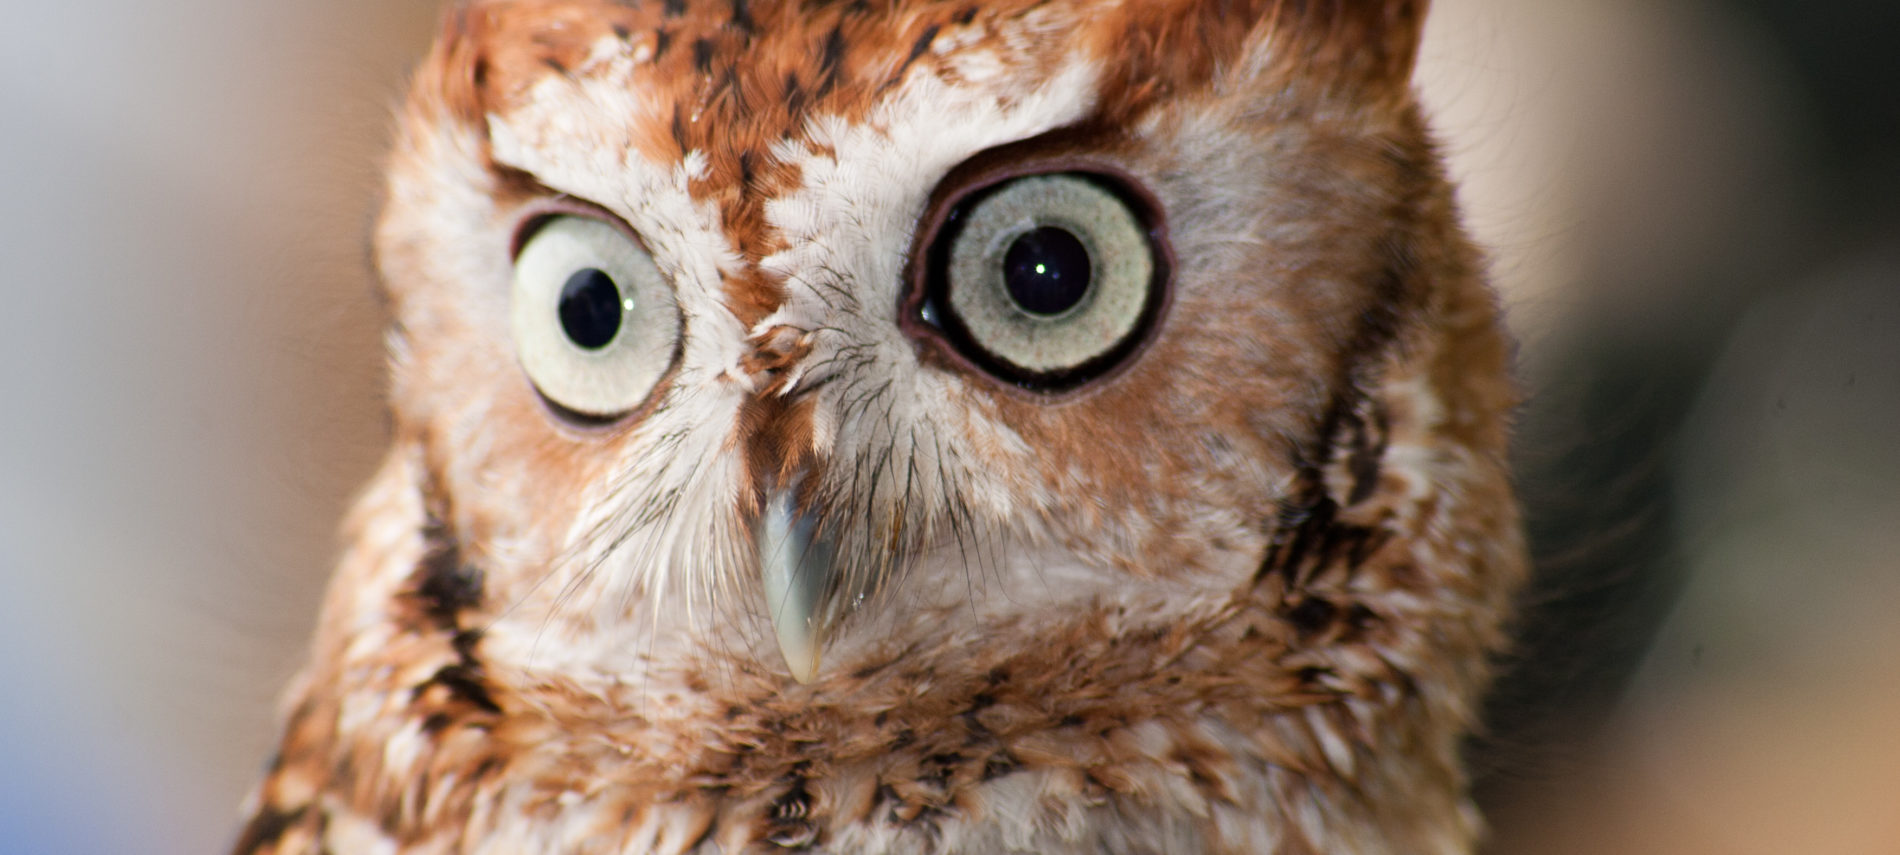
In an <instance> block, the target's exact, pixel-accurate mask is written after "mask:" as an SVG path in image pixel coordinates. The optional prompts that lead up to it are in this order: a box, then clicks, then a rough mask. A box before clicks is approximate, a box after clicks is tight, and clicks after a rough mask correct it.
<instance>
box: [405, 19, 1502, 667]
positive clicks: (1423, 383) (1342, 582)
mask: <svg viewBox="0 0 1900 855" xmlns="http://www.w3.org/2000/svg"><path fill="white" fill-rule="evenodd" d="M1425 5H1426V4H1425V2H1424V1H1423V0H1377V1H1376V2H1352V3H1342V2H1321V0H1254V2H1243V1H1242V0H1236V2H1197V0H1161V1H1160V2H1142V3H1136V2H1119V3H1117V2H1081V0H1054V2H1049V1H1048V0H1038V2H1000V3H980V4H979V3H972V2H964V0H957V1H956V2H927V1H926V0H871V2H816V0H813V1H812V2H763V0H755V2H745V1H744V0H730V2H726V0H717V2H698V0H692V2H688V0H664V2H642V3H623V2H608V0H472V2H464V3H461V4H459V5H457V6H456V7H455V8H454V9H452V10H451V12H450V14H449V15H448V16H447V17H446V19H445V24H444V28H443V32H442V34H441V37H440V40H439V42H438V44H437V45H436V47H435V49H434V52H433V53H432V55H431V57H430V59H429V60H428V61H427V63H426V65H425V67H424V68H423V70H422V71H421V72H420V73H419V75H418V76H417V78H416V80H415V83H414V87H413V94H412V96H411V97H410V99H409V101H408V103H407V107H406V110H405V112H404V113H403V115H402V119H401V131H400V138H399V141H398V144H397V146H396V148H395V151H394V154H393V156H392V168H391V176H392V177H391V179H390V183H389V189H388V202H387V208H386V212H385V214H384V217H383V220H382V223H381V226H380V229H379V231H378V234H377V241H376V247H377V254H378V260H379V266H380V269H381V271H382V275H383V280H384V283H385V287H386V290H387V292H388V295H389V305H390V307H391V312H392V314H393V319H394V324H393V331H392V333H391V336H390V341H391V350H392V354H393V356H392V361H393V381H392V396H391V397H392V401H393V412H394V424H395V432H396V443H397V449H398V453H397V454H396V455H395V456H394V457H393V458H392V463H391V464H390V465H391V466H393V467H396V468H397V469H398V470H400V472H401V475H402V478H401V479H400V480H402V481H403V483H406V484H409V485H411V486H412V489H413V491H414V493H415V496H416V499H415V501H416V503H417V507H418V508H420V512H421V513H422V514H424V515H425V516H426V517H427V519H428V520H429V524H430V527H431V528H430V531H431V532H433V534H432V536H434V537H437V538H439V539H440V540H442V541H443V542H446V543H452V545H453V548H454V550H455V551H456V555H457V556H458V558H459V561H458V562H456V566H457V567H458V568H460V569H459V570H457V571H456V572H459V573H461V574H463V575H462V576H461V577H460V581H459V583H458V584H461V585H462V586H463V588H466V589H468V590H469V591H472V592H473V593H472V594H471V595H470V598H469V603H468V604H469V605H470V606H471V607H472V608H474V609H475V610H476V611H477V612H478V613H479V614H480V615H481V624H482V626H483V627H484V628H485V632H486V635H485V637H484V639H483V644H484V645H485V652H486V654H487V656H488V657H489V659H490V661H494V662H504V663H514V664H515V665H518V666H521V667H527V668H534V669H539V670H541V671H543V672H564V673H573V674H590V675H612V676H613V678H614V679H625V680H628V681H647V682H648V683H650V684H651V685H654V686H693V685H702V686H703V685H705V683H706V681H708V680H711V681H714V682H721V681H723V683H722V684H725V685H744V686H759V687H766V688H769V689H770V690H771V691H774V692H810V693H814V694H815V695H822V694H824V693H827V692H829V693H834V694H835V693H837V692H839V691H846V690H848V688H849V687H850V686H852V685H858V684H862V683H863V682H864V681H867V680H874V679H877V678H876V676H875V675H877V674H878V673H880V670H881V669H892V668H905V669H912V670H910V671H909V672H908V673H912V674H925V673H928V674H938V675H949V674H954V673H965V672H968V673H984V672H985V669H994V668H995V667H997V663H999V662H1004V661H1011V662H1016V661H1022V660H1024V658H1025V657H1028V658H1034V657H1043V658H1045V659H1048V660H1049V661H1050V662H1069V663H1072V664H1073V663H1076V662H1082V661H1107V660H1109V659H1113V658H1114V655H1113V653H1112V651H1113V649H1115V648H1114V645H1115V643H1116V640H1117V639H1123V640H1128V641H1127V643H1129V644H1134V643H1135V641H1133V640H1135V639H1155V638H1160V637H1162V636H1164V635H1167V634H1169V633H1174V635H1173V636H1169V637H1177V636H1178V638H1177V642H1176V646H1177V647H1178V648H1180V649H1183V650H1187V649H1196V648H1198V647H1205V646H1207V645H1209V644H1211V642H1210V641H1208V639H1209V638H1211V637H1212V636H1208V635H1194V634H1193V633H1195V632H1201V631H1203V630H1205V631H1207V632H1210V633H1211V632H1213V630H1212V629H1210V628H1211V627H1217V626H1220V627H1228V628H1229V629H1231V637H1230V636H1222V637H1223V638H1228V639H1229V640H1230V641H1231V640H1235V639H1241V638H1243V637H1244V638H1268V639H1270V640H1272V642H1273V644H1274V645H1277V646H1275V647H1274V648H1273V649H1275V650H1278V651H1281V653H1282V654H1284V655H1288V656H1291V655H1296V654H1297V655H1303V656H1309V657H1320V658H1321V659H1324V660H1325V661H1324V662H1319V664H1318V665H1314V666H1313V668H1314V669H1317V671H1316V672H1315V673H1318V674H1319V676H1317V677H1313V679H1315V680H1322V681H1324V680H1332V681H1335V682H1337V683H1339V684H1340V685H1342V686H1345V689H1341V688H1340V686H1334V687H1332V688H1333V689H1335V690H1342V691H1343V690H1346V689H1350V688H1351V687H1352V686H1353V685H1357V684H1356V683H1355V682H1354V681H1356V680H1360V679H1361V678H1362V677H1363V678H1364V679H1365V680H1368V681H1370V680H1373V678H1372V677H1370V676H1364V675H1367V674H1370V673H1372V672H1374V671H1378V672H1380V673H1386V672H1398V673H1406V674H1416V673H1431V674H1435V675H1439V676H1442V677H1443V678H1444V683H1445V684H1446V685H1448V686H1451V687H1452V688H1451V689H1448V690H1447V692H1448V693H1447V695H1446V697H1448V698H1453V699H1454V701H1456V703H1463V701H1462V700H1457V699H1459V698H1463V697H1464V695H1466V694H1468V693H1469V689H1470V688H1471V687H1472V686H1473V685H1475V684H1476V683H1477V682H1478V681H1479V679H1480V676H1479V675H1480V674H1481V672H1482V670H1483V669H1482V665H1481V664H1473V663H1474V662H1475V661H1477V660H1481V659H1482V652H1483V651H1484V650H1485V649H1487V648H1489V647H1491V646H1494V645H1495V644H1496V643H1497V638H1496V635H1497V621H1498V618H1499V617H1500V616H1501V613H1502V611H1503V603H1504V602H1505V599H1506V598H1507V597H1508V596H1509V592H1510V589H1511V587H1512V585H1513V583H1514V580H1515V578H1516V576H1517V575H1518V574H1519V573H1520V571H1521V564H1522V559H1521V556H1520V554H1519V552H1520V550H1521V547H1520V546H1519V544H1518V542H1517V535H1516V533H1515V528H1516V526H1515V519H1516V518H1515V512H1514V510H1513V509H1512V503H1511V499H1510V493H1509V489H1508V483H1507V480H1506V477H1505V474H1504V467H1503V464H1502V462H1501V457H1502V453H1503V444H1504V422H1505V417H1506V413H1507V412H1508V410H1509V408H1510V407H1511V406H1512V403H1513V395H1512V390H1511V386H1510V384H1509V382H1508V380H1507V377H1506V370H1507V369H1506V363H1507V353H1506V345H1505V343H1504V339H1503V337H1502V336H1501V334H1500V332H1499V329H1498V325H1497V318H1496V311H1495V307H1494V304H1493V300H1492V297H1491V296H1490V294H1489V292H1488V291H1487V289H1486V288H1485V286H1484V284H1483V282H1482V277H1481V274H1480V271H1479V262H1478V259H1477V255H1476V253H1475V252H1474V251H1473V250H1472V249H1471V247H1470V246H1469V244H1468V242H1467V241H1466V239H1465V238H1464V237H1463V234H1462V232H1461V230H1460V228H1459V226H1458V224H1457V218H1456V216H1455V211H1454V206H1453V201H1452V194H1451V191H1450V189H1449V187H1448V185H1447V183H1446V181H1445V179H1444V178H1443V176H1442V174H1441V170H1440V167H1439V165H1438V161H1437V158H1436V155H1435V153H1434V151H1433V148H1432V144H1431V142H1430V138H1429V135H1428V133H1427V131H1426V130H1425V128H1424V125H1423V123H1422V121H1421V119H1420V117H1419V115H1418V111H1417V109H1416V107H1415V104H1414V99H1413V95H1412V92H1411V88H1410V83H1409V77H1410V73H1411V67H1412V64H1413V59H1414V54H1415V52H1416V49H1417V44H1418V40H1419V30H1420V25H1421V19H1422V17H1423V13H1424V7H1425ZM392 536H393V535H392ZM411 581H413V580H411ZM435 581H436V582H439V581H440V580H435ZM392 584H395V583H392ZM421 584H433V582H430V580H424V581H423V582H422V583H421ZM457 590H461V589H457ZM1236 614H1246V615H1249V617H1248V618H1247V620H1246V626H1244V627H1240V628H1233V626H1230V624H1231V622H1232V619H1233V616H1234V615H1236ZM1223 621H1228V622H1229V623H1222V622H1223ZM1196 628H1199V629H1196ZM1229 629H1223V630H1221V631H1222V632H1228V631H1229ZM1184 633H1185V635H1184ZM1248 633H1251V635H1248ZM1348 636H1350V638H1349V640H1350V642H1351V643H1350V644H1348V643H1346V642H1345V641H1341V642H1340V643H1339V644H1337V645H1333V646H1328V645H1326V644H1323V643H1322V642H1323V641H1324V640H1326V639H1335V640H1337V639H1347V638H1348ZM1089 645H1096V646H1095V647H1090V646H1089ZM1104 645H1106V646H1104ZM1089 650H1093V651H1095V653H1088V652H1087V651H1089ZM1078 651H1080V652H1078ZM1154 655H1156V656H1160V655H1161V654H1159V653H1157V654H1154ZM1091 656H1099V657H1100V658H1099V659H1094V660H1091V659H1090V658H1089V657H1091ZM1012 657H1013V658H1012ZM1065 657H1067V658H1065ZM1326 657H1331V658H1326ZM1354 657H1358V658H1354ZM1315 661H1316V662H1318V660H1317V659H1316V660H1315ZM1104 667H1106V666H1104ZM1380 669H1384V670H1383V671H1381V670H1380ZM1059 670H1060V669H1059V668H1058V667H1057V666H1055V665H1051V666H1050V670H1049V673H1051V674H1054V673H1058V672H1059ZM1294 670H1298V671H1300V673H1302V674H1307V673H1308V670H1311V669H1306V670H1302V669H1294ZM1308 676H1311V674H1309V675H1308ZM945 679H948V677H945ZM794 681H796V682H794ZM799 683H809V684H811V685H809V686H806V687H800V686H799V685H798V684H799ZM1369 684H1370V683H1368V685H1369ZM1309 688H1311V687H1309ZM1288 691H1300V689H1298V687H1294V688H1290V689H1288Z"/></svg>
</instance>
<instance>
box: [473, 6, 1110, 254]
mask: <svg viewBox="0 0 1900 855" xmlns="http://www.w3.org/2000/svg"><path fill="white" fill-rule="evenodd" d="M1075 13H1076V10H1075V9H1073V8H1071V7H1063V6H1057V5H1048V4H1043V5H1035V4H1014V6H1013V7H1012V4H983V5H981V6H979V5H976V4H961V5H959V4H910V5H903V6H897V5H888V4H885V5H879V4H842V3H808V4H766V3H745V2H739V3H686V2H665V3H651V4H645V5H621V4H614V3H601V2H578V1H577V2H515V3H510V2H493V3H482V4H478V5H475V6H472V7H469V8H467V9H464V10H463V11H462V12H461V14H460V15H459V16H458V21H457V23H456V24H455V25H454V26H453V27H452V33H451V35H452V38H453V41H452V47H451V49H450V50H449V51H447V52H445V53H444V54H443V56H444V57H445V58H446V59H447V61H449V62H451V63H456V64H461V65H464V66H466V69H465V71H466V77H467V82H468V83H469V84H470V88H469V90H468V91H467V92H466V93H464V94H465V95H466V96H468V97H471V98H473V99H474V102H473V103H470V104H465V105H460V106H461V108H462V109H463V110H465V111H466V112H467V113H469V114H471V117H473V115H474V114H479V117H480V118H479V120H480V121H481V122H484V123H486V124H487V125H488V126H489V127H490V128H491V130H492V129H493V128H494V127H496V126H497V125H499V126H502V134H503V135H504V136H505V137H506V139H505V140H502V141H499V142H500V144H499V145H498V146H497V152H496V153H497V155H498V159H499V160H501V161H502V162H503V163H504V165H508V166H515V167H522V168H527V169H528V170H529V171H530V172H532V173H534V174H535V177H536V178H538V179H540V180H542V181H543V182H545V183H549V184H551V185H552V186H553V187H554V189H557V190H560V191H563V192H570V193H576V194H577V195H587V194H588V191H592V192H599V189H598V186H599V183H600V182H598V181H590V182H587V183H588V184H590V185H592V186H589V187H575V186H563V185H564V184H565V181H564V179H576V180H578V179H583V178H586V177H589V176H584V175H582V174H580V173H581V172H582V171H583V170H586V171H590V172H593V173H605V172H608V171H611V170H612V169H615V168H622V167H624V168H631V169H634V170H636V171H646V172H659V173H674V172H677V173H679V174H680V175H681V176H682V177H683V178H684V181H680V180H677V178H674V179H669V180H667V181H665V182H653V181H648V182H645V183H647V184H653V183H665V184H678V185H682V186H683V189H684V190H685V191H686V193H687V195H688V196H689V197H690V198H691V199H692V200H693V201H694V202H697V203H704V204H710V205H712V206H713V207H714V208H716V210H717V214H718V220H719V225H720V227H721V229H720V230H721V232H722V233H723V234H725V235H726V236H728V237H729V238H730V240H731V241H732V242H733V244H734V248H735V249H737V250H739V251H740V252H741V253H743V254H744V255H746V256H748V257H750V258H752V259H757V258H760V257H763V256H765V255H768V254H770V253H771V252H772V251H774V250H775V249H777V248H778V246H776V245H775V243H777V242H778V238H779V236H777V235H776V234H775V233H774V230H772V229H770V228H768V227H767V225H766V222H765V219H766V217H765V211H766V208H767V206H768V205H769V204H770V202H771V201H772V200H774V199H776V198H778V197H780V196H782V195H783V194H784V193H785V192H787V191H788V190H791V189H793V188H796V187H798V186H800V185H801V184H802V183H804V182H803V180H802V179H803V177H804V176H803V175H802V171H801V168H802V167H803V166H804V165H805V162H806V161H808V160H809V159H810V158H811V157H812V155H814V154H816V155H821V156H827V157H830V156H835V155H836V154H837V152H836V150H835V148H834V140H835V138H836V137H838V136H839V135H840V133H841V131H842V130H843V129H847V128H867V129H872V130H877V131H890V130H892V126H894V125H902V124H904V123H907V122H908V123H935V124H948V120H949V119H950V118H951V116H950V115H948V114H943V113H940V114H938V115H936V116H930V115H926V114H924V113H923V112H922V111H918V110H915V109H912V110H906V109H904V105H905V104H906V103H908V104H910V105H912V106H915V105H916V103H917V99H916V98H915V97H914V92H913V90H914V89H916V88H917V86H916V85H914V84H915V83H916V81H917V80H919V79H921V80H923V81H925V84H924V85H927V86H929V87H930V88H932V89H934V90H935V91H936V94H937V95H938V96H939V97H941V96H942V94H943V93H945V92H955V93H961V95H962V96H963V97H964V98H965V100H968V101H983V102H986V103H987V105H988V106H989V107H990V108H991V112H997V113H1006V112H1016V109H1015V108H1018V107H1020V106H1021V103H1022V102H1024V101H1037V102H1039V106H1041V107H1043V108H1045V109H1046V108H1048V107H1049V106H1050V105H1049V104H1048V103H1047V100H1048V99H1046V98H1037V97H1036V95H1037V93H1041V92H1044V91H1045V90H1046V89H1047V87H1048V86H1049V85H1050V84H1051V83H1052V82H1054V81H1055V80H1056V79H1057V78H1058V77H1060V76H1061V75H1062V72H1063V71H1064V70H1065V69H1073V68H1074V67H1076V66H1077V65H1082V64H1087V63H1088V59H1087V58H1086V57H1084V56H1082V55H1080V54H1079V53H1078V52H1076V51H1071V50H1062V49H1059V48H1060V47H1061V45H1060V44H1059V42H1061V41H1063V40H1064V39H1065V38H1066V37H1065V35H1064V34H1065V33H1067V32H1069V31H1070V30H1071V29H1072V27H1073V26H1074V25H1075V23H1076V22H1077V16H1076V14H1075ZM457 76H458V75H455V74H453V73H452V74H449V75H445V77H446V78H447V79H449V80H451V81H452V80H454V79H455V78H456V77H457ZM907 81H910V84H911V85H907ZM1065 82H1066V83H1067V85H1069V86H1071V87H1076V88H1078V89H1082V88H1086V89H1092V86H1091V85H1089V84H1091V83H1092V81H1086V80H1078V79H1076V78H1075V77H1073V76H1071V78H1070V79H1069V80H1067V81H1065ZM1078 83H1080V84H1083V86H1081V87H1077V84H1078ZM1092 94H1093V93H1092V92H1080V91H1078V92H1074V93H1071V98H1070V100H1071V101H1082V102H1087V101H1092V100H1093V98H1092ZM445 95H447V96H448V97H449V98H450V100H451V106H452V107H453V106H456V105H455V104H454V103H453V102H454V95H455V93H453V92H445ZM936 106H938V107H943V106H945V105H942V104H938V105H936ZM1078 117H1079V112H1078V111H1076V110H1064V111H1062V112H1061V113H1058V114H1052V115H1049V116H1047V117H1046V118H1047V119H1048V121H1045V122H1042V123H1041V124H1042V125H1044V126H1047V125H1051V124H1054V123H1058V122H1062V121H1073V120H1074V119H1076V118H1078ZM958 118H966V119H967V118H969V117H968V116H962V117H958ZM933 119H934V120H935V122H932V120H933ZM1040 129H1042V128H1036V129H1035V130H1040ZM942 130H947V131H954V130H958V129H954V128H942ZM986 141H987V140H980V141H979V142H986ZM965 154H967V152H966V153H965ZM511 159H519V160H521V161H523V162H509V161H510V160H511ZM557 159H563V160H568V161H570V162H572V161H576V160H578V161H580V162H579V163H570V165H569V166H568V167H567V168H565V169H563V168H561V167H560V166H559V165H558V164H554V163H551V162H549V161H553V160H557ZM564 173H573V174H564ZM639 189H641V190H642V191H646V192H653V191H655V188H653V187H650V186H646V187H641V188H639ZM597 201H601V202H603V203H605V204H609V205H610V206H615V205H614V203H617V202H620V201H623V200H618V199H603V200H597Z"/></svg>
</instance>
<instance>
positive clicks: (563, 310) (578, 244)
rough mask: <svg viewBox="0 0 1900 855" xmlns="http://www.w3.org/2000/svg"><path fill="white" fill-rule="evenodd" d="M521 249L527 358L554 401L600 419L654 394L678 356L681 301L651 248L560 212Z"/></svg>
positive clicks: (521, 323) (521, 344)
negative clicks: (648, 252) (651, 252)
mask: <svg viewBox="0 0 1900 855" xmlns="http://www.w3.org/2000/svg"><path fill="white" fill-rule="evenodd" d="M531 228H532V229H533V231H532V232H531V233H530V234H529V235H528V237H527V239H526V241H524V242H523V243H522V246H521V251H520V253H519V254H517V255H516V256H515V277H514V278H515V283H514V297H513V308H512V310H511V316H512V317H511V325H512V328H513V332H514V338H515V347H516V350H517V352H518V354H519V356H520V359H521V367H522V368H523V369H524V370H526V371H527V372H528V379H530V380H532V381H534V385H535V388H537V389H539V390H540V391H541V394H542V395H543V396H545V397H546V398H547V399H548V400H550V401H552V402H554V403H555V404H557V405H559V406H561V407H564V408H566V409H568V410H570V411H572V412H574V413H577V414H579V415H581V416H586V417H590V418H596V419H606V418H613V417H616V416H619V415H622V414H624V413H626V412H628V411H630V410H632V409H634V408H635V407H638V406H639V405H640V403H641V402H642V401H644V400H646V397H647V395H648V394H649V393H651V392H652V391H653V387H654V386H656V385H658V383H659V381H660V378H661V377H662V376H663V375H665V374H666V371H667V368H668V367H669V366H670V365H671V364H672V362H673V353H674V350H675V348H676V346H677V344H678V341H679V332H680V319H679V308H678V306H677V305H676V304H675V302H674V299H673V291H672V289H671V288H669V287H668V286H667V283H666V279H665V277H663V276H662V275H661V274H660V269H659V268H658V267H656V266H655V265H654V263H653V258H652V256H650V255H648V254H647V253H646V251H645V250H643V249H641V248H640V246H639V244H638V243H636V242H635V241H634V240H633V238H632V237H630V236H629V235H628V234H627V233H626V232H624V231H622V230H621V229H619V228H617V227H615V226H614V225H612V224H609V223H606V222H602V221H600V220H597V219H593V218H589V217H578V216H557V217H551V218H548V219H544V220H541V221H539V222H538V223H535V224H533V225H531Z"/></svg>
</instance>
